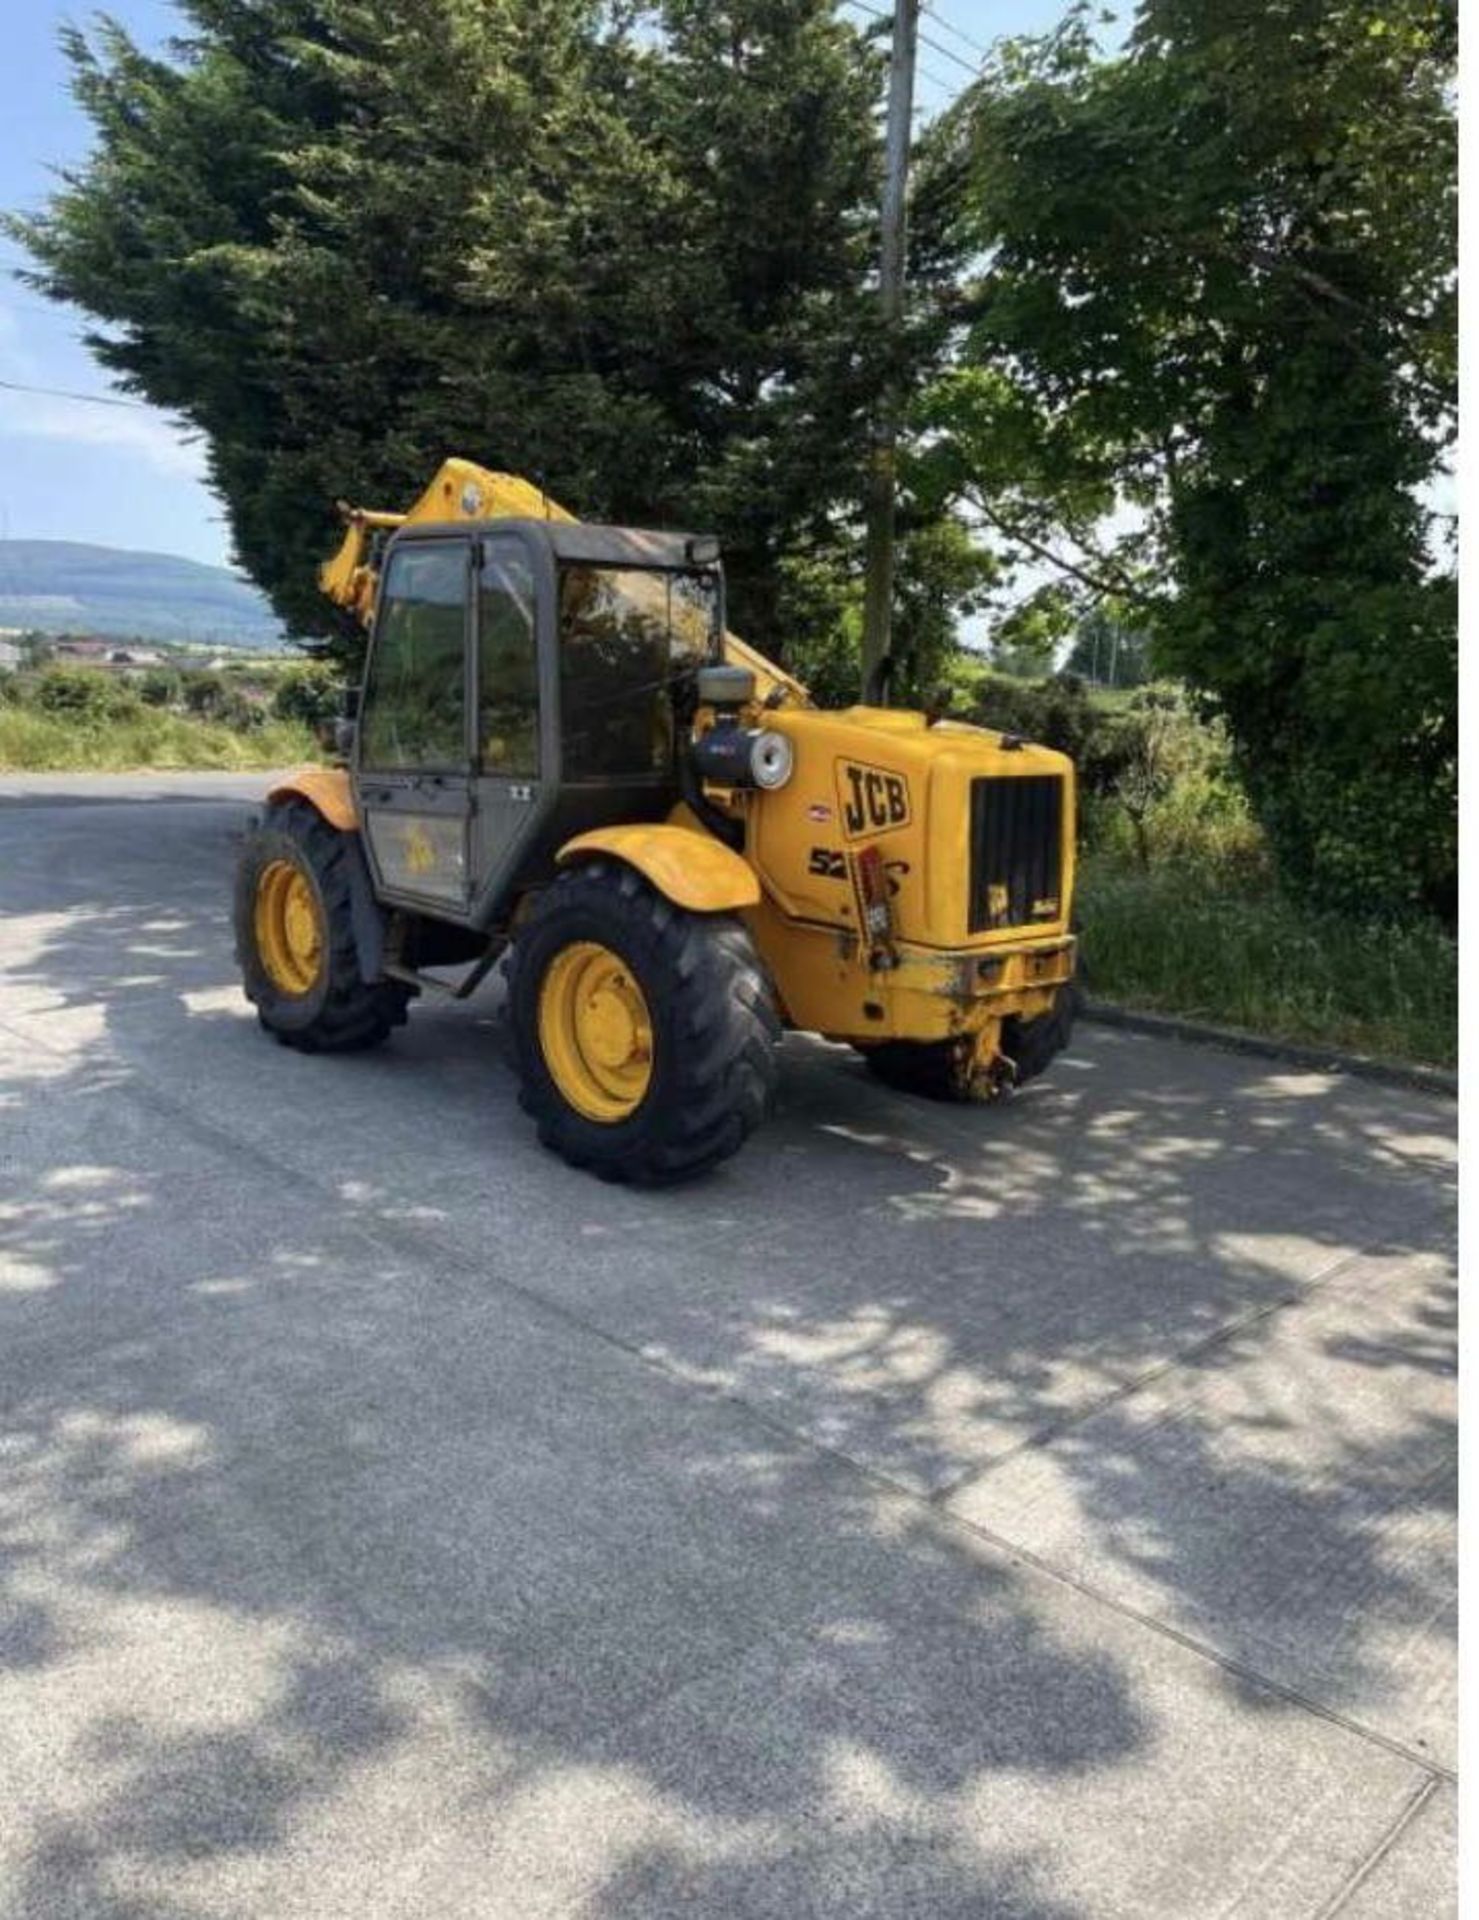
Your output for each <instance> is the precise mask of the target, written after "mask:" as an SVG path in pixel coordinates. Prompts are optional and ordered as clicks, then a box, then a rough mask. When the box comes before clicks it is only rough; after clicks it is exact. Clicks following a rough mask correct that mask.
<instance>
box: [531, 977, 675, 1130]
mask: <svg viewBox="0 0 1479 1920" xmlns="http://www.w3.org/2000/svg"><path fill="white" fill-rule="evenodd" d="M539 1046H540V1051H541V1052H542V1053H543V1055H544V1063H545V1065H546V1066H547V1067H548V1068H549V1072H550V1078H551V1079H552V1080H553V1081H554V1083H555V1085H556V1086H557V1087H558V1088H559V1090H560V1092H561V1094H562V1095H563V1096H564V1098H565V1099H566V1100H567V1101H568V1102H569V1104H570V1105H571V1106H572V1107H574V1109H575V1111H576V1112H577V1113H578V1114H581V1115H582V1116H583V1117H584V1118H585V1119H587V1120H598V1121H601V1122H603V1123H604V1124H606V1125H607V1126H612V1125H614V1124H615V1123H616V1122H617V1121H618V1120H625V1119H626V1118H627V1117H628V1115H630V1114H633V1113H635V1112H636V1110H637V1108H638V1107H639V1106H641V1104H642V1102H643V1100H644V1099H645V1098H646V1095H647V1089H648V1087H649V1086H650V1085H651V1084H652V1016H651V1014H650V1013H649V1012H648V1011H647V1001H646V999H645V997H644V996H643V993H642V989H641V988H640V987H639V986H638V985H637V982H636V981H635V980H634V979H633V977H632V970H631V968H630V967H629V966H628V965H627V963H626V961H625V960H623V959H622V957H621V955H620V954H617V953H613V952H612V951H611V949H610V948H609V947H603V946H601V945H599V944H598V943H597V942H596V941H594V940H577V941H575V942H574V943H573V944H572V945H570V946H568V947H566V948H564V950H563V951H562V952H560V953H557V954H556V955H555V957H554V959H553V960H552V961H551V962H550V965H549V970H548V972H547V973H546V974H545V976H544V980H543V982H542V984H541V986H540V989H539Z"/></svg>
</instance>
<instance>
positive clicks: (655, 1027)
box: [508, 860, 780, 1186]
mask: <svg viewBox="0 0 1479 1920" xmlns="http://www.w3.org/2000/svg"><path fill="white" fill-rule="evenodd" d="M508 1006H509V1028H510V1035H511V1039H512V1042H513V1051H514V1058H515V1064H516V1066H517V1068H518V1073H519V1079H520V1098H521V1100H522V1102H523V1106H524V1109H525V1111H526V1112H527V1113H530V1114H532V1115H533V1117H534V1119H535V1121H536V1122H537V1123H538V1127H539V1137H540V1140H541V1141H542V1142H543V1143H544V1145H545V1146H547V1147H549V1148H551V1149H552V1150H553V1151H554V1152H555V1153H558V1154H560V1155H562V1156H563V1158H564V1159H566V1160H568V1161H569V1162H570V1164H571V1165H572V1166H576V1167H582V1168H587V1169H589V1170H590V1171H591V1172H593V1173H597V1174H599V1175H601V1177H602V1178H603V1179H607V1180H626V1181H631V1182H632V1183H634V1184H637V1185H642V1186H662V1185H667V1184H670V1183H672V1182H674V1181H678V1180H686V1179H690V1178H691V1177H692V1176H694V1175H695V1174H700V1173H705V1172H707V1171H708V1169H709V1168H710V1167H713V1166H715V1165H717V1164H718V1162H719V1161H721V1160H724V1159H726V1158H727V1157H728V1156H729V1155H730V1154H732V1153H734V1152H735V1151H736V1150H737V1149H738V1148H739V1147H740V1146H742V1145H743V1144H744V1142H745V1140H746V1139H748V1137H749V1136H750V1134H751V1133H753V1132H754V1130H755V1128H756V1127H757V1126H759V1124H760V1122H761V1121H762V1120H763V1119H764V1118H765V1116H766V1114H767V1112H768V1111H769V1109H770V1106H771V1103H772V1100H773V1098H774V1093H775V1082H776V1051H775V1049H776V1042H777V1040H778V1039H779V1038H780V1020H779V1017H778V1015H777V1013H776V1009H775V1002H774V996H773V994H772V992H771V988H770V983H769V981H768V979H767V977H766V974H765V970H764V968H763V967H762V966H761V964H760V960H759V956H758V955H757V954H756V952H755V948H754V944H753V942H752V941H751V939H750V936H749V934H748V933H747V932H746V931H745V928H744V927H743V925H742V924H741V923H740V922H739V921H738V920H736V919H735V918H734V917H733V916H732V915H730V914H701V913H687V912H685V911H684V910H683V909H682V908H681V907H676V906H674V905H673V903H672V902H671V901H670V900H667V899H665V898H664V897H663V896H662V895H661V894H660V893H658V892H657V891H656V890H655V889H654V888H653V887H651V886H649V885H648V883H647V882H646V881H645V880H644V879H643V878H642V877H641V876H640V875H639V874H638V873H636V872H635V871H634V870H633V869H632V868H630V867H627V866H624V865H622V864H620V863H619V862H615V861H604V860H592V861H589V862H586V863H584V864H582V865H580V866H577V867H573V868H569V869H567V870H566V871H565V872H564V873H562V874H561V876H560V878H559V879H558V880H557V881H556V882H555V884H554V885H553V886H552V887H550V888H549V890H548V891H547V892H546V893H545V894H544V895H543V897H542V898H541V900H540V902H539V904H538V905H537V906H536V908H535V909H534V911H533V912H532V913H531V914H530V916H529V918H528V920H527V921H525V923H524V925H523V926H522V927H520V929H519V931H518V934H517V935H516V937H515V940H514V944H513V950H512V954H511V957H510V960H509V966H508Z"/></svg>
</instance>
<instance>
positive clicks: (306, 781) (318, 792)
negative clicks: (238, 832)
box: [267, 767, 359, 833]
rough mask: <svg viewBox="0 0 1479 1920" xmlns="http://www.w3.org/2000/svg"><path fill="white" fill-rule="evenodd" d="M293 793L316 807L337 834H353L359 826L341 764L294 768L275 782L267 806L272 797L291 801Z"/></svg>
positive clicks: (346, 771)
mask: <svg viewBox="0 0 1479 1920" xmlns="http://www.w3.org/2000/svg"><path fill="white" fill-rule="evenodd" d="M295 796H296V797H297V798H298V799H300V800H306V801H307V802H308V804H309V806H311V807H317V809H318V811H319V812H320V813H321V814H322V815H323V817H324V818H325V820H327V821H328V823H329V825H330V826H331V827H337V828H338V829H339V831H340V832H341V833H353V832H354V831H355V830H356V829H357V828H358V826H359V814H358V813H357V812H356V811H355V805H354V790H353V788H352V787H351V786H350V784H349V773H348V770H347V769H346V768H344V767H297V768H295V769H294V770H293V772H292V773H290V774H289V775H288V776H287V778H286V779H285V780H279V781H278V783H277V785H276V786H275V787H273V788H272V790H271V791H270V792H269V793H268V795H267V800H268V804H269V805H270V804H271V802H272V801H274V800H291V799H293V798H294V797H295Z"/></svg>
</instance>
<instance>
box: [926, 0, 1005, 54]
mask: <svg viewBox="0 0 1479 1920" xmlns="http://www.w3.org/2000/svg"><path fill="white" fill-rule="evenodd" d="M922 11H923V12H925V13H927V14H928V15H929V17H930V19H931V20H933V21H934V22H935V24H936V25H937V26H941V27H943V28H944V29H945V31H946V33H953V34H954V35H955V38H956V39H957V40H959V41H960V43H961V45H962V46H966V47H969V48H970V50H971V52H972V53H977V54H979V55H980V56H981V58H982V59H983V60H989V59H990V58H991V49H990V47H988V46H987V45H986V42H985V41H984V40H973V39H972V38H971V36H970V35H969V34H968V33H965V32H963V31H962V30H961V29H960V28H959V27H958V26H956V24H955V22H954V21H953V20H947V19H946V18H945V16H944V14H943V13H941V12H940V10H939V9H938V7H932V6H931V5H930V0H924V6H923V8H922Z"/></svg>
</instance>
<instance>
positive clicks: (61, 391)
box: [0, 380, 150, 413]
mask: <svg viewBox="0 0 1479 1920" xmlns="http://www.w3.org/2000/svg"><path fill="white" fill-rule="evenodd" d="M0 387H3V388H4V389H5V391H6V392H7V393H39V394H43V395H45V397H46V398H47V399H48V400H85V401H86V402H87V403H88V405H89V406H93V407H137V408H139V409H140V411H141V412H145V413H147V412H149V411H150V407H149V403H148V402H147V401H146V400H120V399H117V398H115V397H114V396H113V395H112V394H107V393H77V392H74V391H73V389H72V388H70V387H33V386H28V385H27V384H26V382H25V381H23V380H0Z"/></svg>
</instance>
